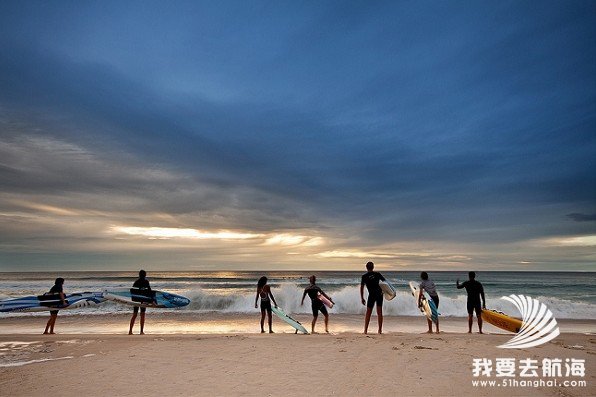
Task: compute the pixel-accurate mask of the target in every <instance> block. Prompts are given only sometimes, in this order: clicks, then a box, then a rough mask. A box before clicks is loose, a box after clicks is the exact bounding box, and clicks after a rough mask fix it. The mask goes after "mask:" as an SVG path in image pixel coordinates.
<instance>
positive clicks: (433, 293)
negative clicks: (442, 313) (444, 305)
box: [418, 272, 439, 334]
mask: <svg viewBox="0 0 596 397" xmlns="http://www.w3.org/2000/svg"><path fill="white" fill-rule="evenodd" d="M420 278H421V279H422V282H421V283H420V287H419V288H420V293H419V294H418V307H420V306H422V299H423V297H424V291H426V293H427V294H428V296H430V299H432V301H433V302H434V304H435V308H436V309H439V294H438V293H437V287H435V283H433V282H432V281H431V280H430V279H429V278H428V273H427V272H422V273H420ZM426 321H427V322H428V333H429V334H432V333H433V322H432V320H431V319H429V318H427V319H426ZM435 327H436V328H437V334H438V333H439V317H438V316H436V322H435Z"/></svg>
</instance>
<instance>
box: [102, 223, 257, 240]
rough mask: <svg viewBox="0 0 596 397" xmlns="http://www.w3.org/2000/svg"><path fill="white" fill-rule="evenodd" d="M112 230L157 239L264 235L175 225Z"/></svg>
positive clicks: (208, 238) (223, 238)
mask: <svg viewBox="0 0 596 397" xmlns="http://www.w3.org/2000/svg"><path fill="white" fill-rule="evenodd" d="M110 230H111V231H112V232H114V233H117V234H128V235H132V236H145V237H149V238H157V239H172V238H188V239H198V240H247V239H254V238H260V237H263V235H262V234H255V233H237V232H232V231H229V230H220V231H217V232H204V231H201V230H197V229H179V228H174V227H135V226H113V227H112V228H111V229H110Z"/></svg>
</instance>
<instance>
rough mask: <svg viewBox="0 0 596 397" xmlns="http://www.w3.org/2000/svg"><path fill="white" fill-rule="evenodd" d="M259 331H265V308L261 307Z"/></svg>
mask: <svg viewBox="0 0 596 397" xmlns="http://www.w3.org/2000/svg"><path fill="white" fill-rule="evenodd" d="M261 333H262V334H264V333H265V309H261Z"/></svg>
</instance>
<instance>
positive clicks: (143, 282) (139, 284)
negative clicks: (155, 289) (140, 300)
mask: <svg viewBox="0 0 596 397" xmlns="http://www.w3.org/2000/svg"><path fill="white" fill-rule="evenodd" d="M146 277H147V272H146V271H144V270H140V271H139V278H138V279H137V281H135V282H134V284H133V285H132V287H133V288H137V289H141V290H145V291H151V286H150V285H149V280H147V278H146ZM140 309H141V332H140V333H139V335H145V333H144V332H143V329H144V328H145V310H146V309H147V308H145V307H141V308H140ZM138 313H139V306H135V307H134V308H133V312H132V318H131V319H130V328H129V330H128V334H129V335H132V329H133V327H134V325H135V321H136V319H137V314H138Z"/></svg>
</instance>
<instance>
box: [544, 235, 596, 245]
mask: <svg viewBox="0 0 596 397" xmlns="http://www.w3.org/2000/svg"><path fill="white" fill-rule="evenodd" d="M538 244H539V245H546V246H551V245H557V246H564V247H594V246H596V235H588V236H576V237H561V238H549V239H543V240H538Z"/></svg>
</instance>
